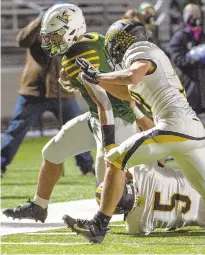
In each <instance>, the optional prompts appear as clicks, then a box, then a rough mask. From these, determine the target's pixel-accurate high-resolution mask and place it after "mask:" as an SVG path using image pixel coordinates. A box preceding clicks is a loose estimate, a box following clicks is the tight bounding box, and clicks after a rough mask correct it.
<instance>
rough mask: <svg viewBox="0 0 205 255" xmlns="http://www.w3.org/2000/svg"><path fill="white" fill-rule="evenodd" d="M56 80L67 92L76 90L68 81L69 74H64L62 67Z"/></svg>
mask: <svg viewBox="0 0 205 255" xmlns="http://www.w3.org/2000/svg"><path fill="white" fill-rule="evenodd" d="M58 82H59V83H60V85H61V86H62V87H63V88H64V89H65V90H67V91H68V92H74V91H77V89H75V88H74V87H73V86H72V83H71V82H70V79H69V76H67V75H66V73H65V71H64V69H63V68H62V69H61V70H60V78H59V79H58Z"/></svg>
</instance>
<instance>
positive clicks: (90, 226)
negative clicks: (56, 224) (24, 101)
mask: <svg viewBox="0 0 205 255" xmlns="http://www.w3.org/2000/svg"><path fill="white" fill-rule="evenodd" d="M63 221H64V223H65V224H66V225H67V227H68V228H71V229H72V231H74V232H76V233H77V234H80V235H82V236H84V237H85V238H86V239H87V240H88V241H89V242H90V243H102V241H103V239H104V238H105V235H106V233H107V230H108V229H104V228H102V224H101V222H100V221H97V220H81V219H74V218H72V217H70V216H69V215H64V216H63Z"/></svg>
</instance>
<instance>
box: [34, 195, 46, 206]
mask: <svg viewBox="0 0 205 255" xmlns="http://www.w3.org/2000/svg"><path fill="white" fill-rule="evenodd" d="M33 201H34V204H36V205H39V206H40V207H42V208H43V209H46V208H47V207H48V203H49V200H46V199H43V198H40V197H39V196H38V195H37V194H36V195H35V196H34V199H33Z"/></svg>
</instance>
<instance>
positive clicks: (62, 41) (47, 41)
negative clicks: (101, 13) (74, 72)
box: [40, 4, 86, 57]
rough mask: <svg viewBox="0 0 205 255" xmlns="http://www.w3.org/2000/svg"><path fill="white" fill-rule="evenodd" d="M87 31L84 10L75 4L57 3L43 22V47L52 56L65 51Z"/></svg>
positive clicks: (49, 10) (44, 17)
mask: <svg viewBox="0 0 205 255" xmlns="http://www.w3.org/2000/svg"><path fill="white" fill-rule="evenodd" d="M85 32H86V24H85V18H84V16H83V13H82V10H81V9H80V8H79V7H77V6H76V5H74V4H56V5H54V6H52V7H51V8H49V9H48V10H47V11H46V13H45V14H44V16H43V19H42V22H41V31H40V34H41V36H42V48H43V49H44V50H45V51H46V53H47V54H48V55H50V56H52V57H54V56H56V55H58V54H63V53H65V52H66V51H67V50H68V48H69V47H70V46H71V45H73V44H74V43H75V42H76V41H77V40H78V38H79V36H81V35H83V34H84V33H85Z"/></svg>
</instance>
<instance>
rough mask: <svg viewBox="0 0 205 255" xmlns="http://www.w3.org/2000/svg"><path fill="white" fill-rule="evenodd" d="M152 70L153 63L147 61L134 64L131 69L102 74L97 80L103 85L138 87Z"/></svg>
mask: <svg viewBox="0 0 205 255" xmlns="http://www.w3.org/2000/svg"><path fill="white" fill-rule="evenodd" d="M149 68H151V63H150V62H149V61H146V60H140V61H136V62H134V63H133V64H132V65H131V66H130V68H128V69H123V70H120V71H115V72H111V73H100V74H98V75H97V77H96V79H97V80H98V82H99V85H101V83H103V82H104V83H109V84H114V85H116V84H117V85H126V86H127V85H130V84H133V85H137V84H138V83H139V82H140V81H141V80H142V79H143V77H144V76H145V75H146V73H147V72H148V70H149Z"/></svg>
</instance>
